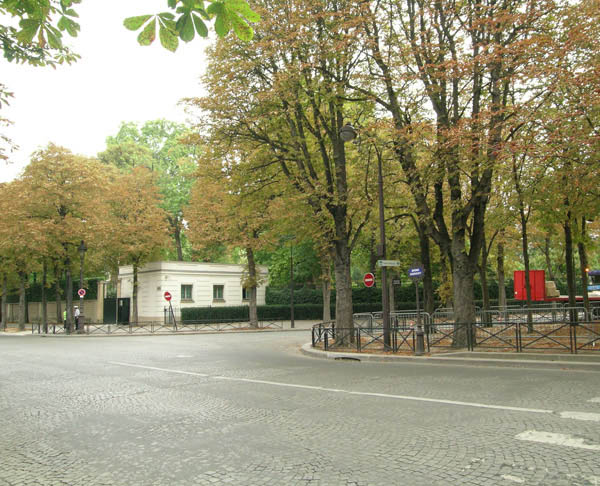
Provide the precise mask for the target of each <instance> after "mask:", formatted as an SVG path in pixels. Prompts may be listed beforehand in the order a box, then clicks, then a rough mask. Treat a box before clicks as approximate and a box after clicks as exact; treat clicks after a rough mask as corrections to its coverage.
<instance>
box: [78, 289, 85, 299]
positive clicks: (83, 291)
mask: <svg viewBox="0 0 600 486" xmlns="http://www.w3.org/2000/svg"><path fill="white" fill-rule="evenodd" d="M77 295H79V297H83V296H84V295H85V289H79V290H78V291H77Z"/></svg>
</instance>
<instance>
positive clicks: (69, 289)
mask: <svg viewBox="0 0 600 486" xmlns="http://www.w3.org/2000/svg"><path fill="white" fill-rule="evenodd" d="M65 268H66V270H65V274H66V280H67V289H66V294H67V295H66V296H65V306H66V307H67V333H69V334H71V333H72V332H73V278H72V277H71V260H70V259H69V257H67V259H66V260H65Z"/></svg>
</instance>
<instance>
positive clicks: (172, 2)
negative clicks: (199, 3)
mask: <svg viewBox="0 0 600 486" xmlns="http://www.w3.org/2000/svg"><path fill="white" fill-rule="evenodd" d="M168 5H169V8H175V5H177V0H169V2H168Z"/></svg>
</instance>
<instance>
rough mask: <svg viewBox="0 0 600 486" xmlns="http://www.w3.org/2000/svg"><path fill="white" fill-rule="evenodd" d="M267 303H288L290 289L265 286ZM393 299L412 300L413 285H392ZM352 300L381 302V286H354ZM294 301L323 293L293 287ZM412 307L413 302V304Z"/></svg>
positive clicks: (317, 299) (493, 287)
mask: <svg viewBox="0 0 600 486" xmlns="http://www.w3.org/2000/svg"><path fill="white" fill-rule="evenodd" d="M489 287H490V299H491V300H497V299H498V285H497V284H496V282H490V286H489ZM506 295H507V296H508V297H510V296H511V295H514V290H513V282H512V281H508V282H507V284H506ZM474 296H475V299H476V300H481V299H482V298H483V297H482V294H481V287H480V286H479V285H478V283H476V284H475V288H474ZM265 299H266V304H267V305H290V289H289V287H284V288H273V287H267V292H266V297H265ZM394 300H395V301H396V302H414V301H415V286H414V285H411V284H406V285H402V286H400V285H397V286H394ZM352 302H353V303H356V304H370V303H373V302H381V288H378V287H370V288H369V287H364V286H363V287H355V288H352ZM294 303H296V304H323V293H322V291H321V289H314V288H309V287H299V288H296V289H294ZM331 304H332V306H334V305H335V289H332V291H331ZM413 308H414V304H413Z"/></svg>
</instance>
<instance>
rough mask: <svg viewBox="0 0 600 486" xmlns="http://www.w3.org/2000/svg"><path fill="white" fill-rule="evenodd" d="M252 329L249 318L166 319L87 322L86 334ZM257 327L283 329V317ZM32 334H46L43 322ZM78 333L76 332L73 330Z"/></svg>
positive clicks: (56, 329)
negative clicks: (116, 322) (175, 320)
mask: <svg viewBox="0 0 600 486" xmlns="http://www.w3.org/2000/svg"><path fill="white" fill-rule="evenodd" d="M240 329H252V327H251V326H250V322H249V321H247V320H235V321H232V320H231V319H227V320H224V319H223V320H203V321H183V322H178V323H174V322H171V323H165V322H164V321H153V322H139V323H137V324H133V323H128V324H97V323H85V325H84V334H87V335H92V334H167V333H185V332H188V333H189V332H200V331H231V330H240ZM256 329H283V319H269V320H264V321H259V322H258V327H257V328H256ZM31 333H32V334H45V333H44V329H43V327H42V325H41V324H39V323H35V324H32V325H31ZM65 333H66V332H65V330H64V328H63V325H62V324H60V325H59V324H48V333H47V334H65ZM73 334H76V332H73Z"/></svg>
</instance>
